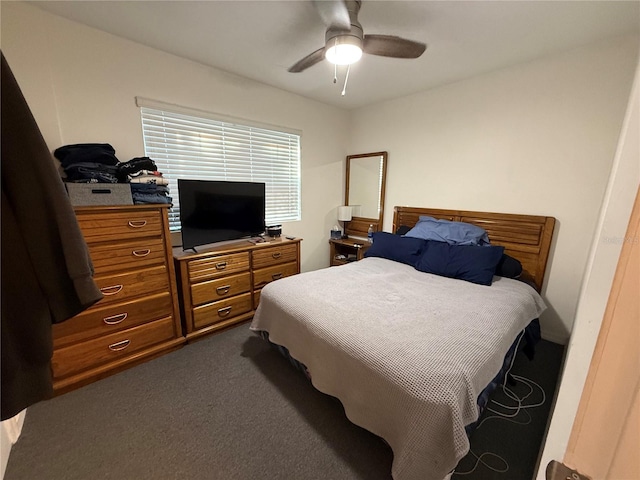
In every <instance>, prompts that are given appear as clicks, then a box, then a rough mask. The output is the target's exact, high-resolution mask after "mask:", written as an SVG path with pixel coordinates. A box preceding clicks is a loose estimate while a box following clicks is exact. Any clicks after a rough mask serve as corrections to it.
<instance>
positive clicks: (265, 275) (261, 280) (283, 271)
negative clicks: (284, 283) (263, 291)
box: [253, 263, 298, 289]
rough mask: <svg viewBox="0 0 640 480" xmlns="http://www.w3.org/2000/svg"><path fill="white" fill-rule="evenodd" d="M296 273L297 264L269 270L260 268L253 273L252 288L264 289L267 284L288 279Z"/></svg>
mask: <svg viewBox="0 0 640 480" xmlns="http://www.w3.org/2000/svg"><path fill="white" fill-rule="evenodd" d="M296 273H298V264H297V263H285V264H283V265H275V266H273V267H269V268H262V269H260V270H256V271H255V272H253V288H254V289H258V288H262V287H264V286H265V285H266V284H267V283H269V282H273V281H274V280H278V279H280V278H283V277H289V276H291V275H295V274H296Z"/></svg>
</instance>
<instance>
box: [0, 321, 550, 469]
mask: <svg viewBox="0 0 640 480" xmlns="http://www.w3.org/2000/svg"><path fill="white" fill-rule="evenodd" d="M549 345H553V344H549ZM556 347H558V349H559V348H560V347H559V346H556ZM558 349H555V350H558ZM552 350H553V349H552ZM559 351H560V352H561V350H559ZM540 357H542V355H540ZM559 358H560V357H559V356H558V355H555V356H554V359H553V360H552V361H550V362H551V363H553V365H552V367H550V368H547V369H546V372H545V373H544V375H546V376H547V377H548V378H549V381H548V383H549V384H551V385H552V387H551V388H552V389H553V388H554V386H555V380H556V378H557V372H558V368H559V362H560V360H559ZM548 393H550V392H548ZM537 423H538V424H540V423H541V424H542V426H541V431H543V430H544V424H545V423H546V414H545V416H544V418H543V419H542V420H540V419H538V420H537ZM493 428H494V427H492V426H490V425H487V426H486V428H485V427H484V426H483V429H484V433H485V434H486V435H490V434H491V432H492V429H493ZM497 428H501V427H500V426H498V427H497ZM539 430H540V428H539ZM527 431H528V430H527V428H524V427H523V428H522V429H521V430H518V435H520V436H527ZM493 435H494V436H495V435H496V433H495V432H494V433H493ZM497 435H498V436H500V433H499V432H498V434H497ZM474 437H475V435H474ZM534 437H535V438H533V439H532V440H528V441H527V442H525V443H526V444H527V445H528V450H529V452H528V453H527V455H524V456H525V457H527V458H528V460H526V461H525V462H524V467H523V468H525V469H531V468H532V467H531V466H530V465H531V464H532V465H535V459H536V458H537V454H538V448H539V445H540V441H541V437H540V436H534ZM538 437H539V438H538ZM502 440H503V441H506V442H507V443H509V441H508V439H506V438H505V437H504V436H502ZM511 443H512V442H511ZM536 444H537V447H536ZM531 445H533V446H534V447H535V448H534V451H533V452H531V448H532V447H531ZM515 456H516V457H518V458H516V459H514V460H513V461H514V464H519V465H522V464H523V462H522V457H523V454H522V452H520V453H516V454H515ZM391 461H392V453H391V450H390V449H389V448H388V447H387V446H386V445H385V443H384V442H383V441H381V440H380V439H379V438H378V437H376V436H374V435H372V434H370V433H369V432H367V431H366V430H363V429H361V428H359V427H356V426H355V425H353V424H351V423H350V422H349V421H348V420H347V419H346V417H345V416H344V411H343V409H342V406H341V404H340V402H338V401H337V400H336V399H334V398H332V397H329V396H326V395H323V394H320V393H319V392H318V391H316V390H315V389H314V388H313V387H312V386H311V384H310V383H309V382H308V381H307V379H306V378H305V377H304V376H303V375H302V374H301V373H299V372H297V371H296V370H294V369H293V367H291V366H290V365H289V363H288V362H287V360H285V359H284V358H283V357H281V356H280V354H279V353H278V352H277V351H276V350H275V349H273V348H270V347H269V346H268V344H267V343H266V342H264V340H262V339H260V338H259V337H257V336H255V334H253V333H251V332H250V331H249V330H248V325H247V324H244V325H241V326H239V327H236V328H234V329H231V330H228V331H226V332H223V333H221V334H219V335H214V336H211V337H208V338H205V339H204V340H201V341H199V342H196V343H194V344H191V345H187V346H185V347H184V348H182V349H180V350H178V351H176V352H173V353H171V354H168V355H165V356H163V357H160V358H157V359H155V360H153V361H151V362H148V363H145V364H143V365H140V366H138V367H135V368H132V369H130V370H127V371H125V372H122V373H120V374H117V375H114V376H112V377H110V378H107V379H104V380H101V381H99V382H96V383H94V384H91V385H88V386H86V387H83V388H81V389H79V390H76V391H73V392H71V393H68V394H66V395H62V396H60V397H56V398H54V399H52V400H49V401H46V402H41V403H39V404H37V405H34V406H33V407H31V408H29V411H28V413H27V417H26V421H25V425H24V429H23V433H22V436H21V438H20V440H19V441H18V443H17V444H16V445H14V447H13V449H12V452H11V456H10V458H9V464H8V467H7V471H6V474H5V480H22V479H24V480H39V479H42V480H75V479H78V480H80V479H82V480H86V479H122V480H128V479H131V480H146V479H154V480H155V479H174V478H175V479H178V478H179V479H194V480H197V479H208V480H212V479H225V480H234V479H238V480H240V479H242V480H253V479H309V480H313V479H335V480H341V479H345V480H347V479H366V480H376V479H387V480H388V479H390V478H391V477H390V469H391ZM510 462H511V459H510ZM484 474H486V472H484ZM482 475H483V473H482V467H481V468H479V469H478V471H477V472H475V473H474V474H472V475H468V476H466V477H465V478H467V479H473V478H502V479H504V480H507V479H509V480H511V479H514V478H527V477H514V476H512V475H509V474H506V475H500V474H498V475H497V476H495V477H487V476H482ZM530 477H531V475H529V476H528V478H530Z"/></svg>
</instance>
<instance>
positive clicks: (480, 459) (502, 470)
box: [454, 450, 509, 475]
mask: <svg viewBox="0 0 640 480" xmlns="http://www.w3.org/2000/svg"><path fill="white" fill-rule="evenodd" d="M469 453H470V454H471V455H473V456H474V457H476V463H475V464H474V465H473V468H472V469H471V470H469V471H466V472H458V471H457V470H456V471H454V475H470V474H472V473H473V472H475V471H476V468H478V465H480V464H482V465H484V466H485V467H487V468H488V469H489V470H492V471H494V472H497V473H505V472H507V471H509V464H508V463H507V461H506V460H505V459H504V458H502V457H501V456H500V455H496V454H495V453H491V452H484V453H483V454H481V455H480V456H478V455H476V454H475V453H474V452H473V450H469ZM484 457H492V458H497V459H499V460H500V461H501V462H502V463H504V468H497V467H494V466H492V465H489V464H488V463H487V462H486V461H484V460H483V458H484Z"/></svg>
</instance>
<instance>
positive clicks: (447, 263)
mask: <svg viewBox="0 0 640 480" xmlns="http://www.w3.org/2000/svg"><path fill="white" fill-rule="evenodd" d="M503 253H504V247H498V246H486V247H478V246H475V245H449V244H448V243H446V242H435V241H428V242H427V246H426V248H425V249H424V250H423V252H422V255H420V258H419V259H418V261H417V262H416V264H415V267H416V269H418V270H420V271H421V272H427V273H434V274H436V275H442V276H443V277H450V278H457V279H460V280H466V281H467V282H472V283H478V284H480V285H491V281H492V280H493V275H494V274H495V271H496V266H497V265H498V262H500V259H502V254H503Z"/></svg>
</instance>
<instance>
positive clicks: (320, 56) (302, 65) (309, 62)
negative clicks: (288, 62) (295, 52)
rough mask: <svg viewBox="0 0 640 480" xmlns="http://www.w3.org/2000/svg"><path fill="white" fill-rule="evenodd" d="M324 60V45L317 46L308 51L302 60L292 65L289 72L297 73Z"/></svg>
mask: <svg viewBox="0 0 640 480" xmlns="http://www.w3.org/2000/svg"><path fill="white" fill-rule="evenodd" d="M322 60H324V47H322V48H319V49H318V50H316V51H315V52H313V53H310V54H309V55H307V56H306V57H304V58H303V59H302V60H300V61H298V62H297V63H296V64H295V65H294V66H292V67H291V68H290V69H289V72H291V73H299V72H302V71H303V70H306V69H307V68H309V67H313V66H314V65H315V64H316V63H318V62H321V61H322Z"/></svg>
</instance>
